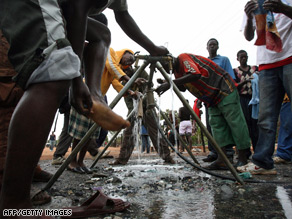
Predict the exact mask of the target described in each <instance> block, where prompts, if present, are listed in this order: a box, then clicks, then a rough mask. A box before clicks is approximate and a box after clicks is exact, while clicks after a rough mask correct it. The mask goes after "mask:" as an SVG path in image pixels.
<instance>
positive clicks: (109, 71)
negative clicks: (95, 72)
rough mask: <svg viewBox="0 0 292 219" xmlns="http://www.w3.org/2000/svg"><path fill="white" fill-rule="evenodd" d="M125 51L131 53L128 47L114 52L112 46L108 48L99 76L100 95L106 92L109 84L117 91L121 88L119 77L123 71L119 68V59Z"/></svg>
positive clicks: (122, 74)
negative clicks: (102, 69)
mask: <svg viewBox="0 0 292 219" xmlns="http://www.w3.org/2000/svg"><path fill="white" fill-rule="evenodd" d="M126 51H129V52H131V53H133V52H132V51H131V50H129V49H123V50H120V51H117V52H116V51H114V49H113V48H110V50H109V53H108V56H107V59H106V63H105V67H104V71H103V74H102V78H101V92H102V95H105V94H106V92H107V91H108V89H109V87H110V85H111V84H112V86H113V87H114V89H115V90H116V91H117V92H120V91H121V90H122V89H123V87H124V86H123V85H122V84H121V83H120V82H119V79H120V78H121V77H122V76H124V75H125V73H124V71H123V70H122V68H121V65H120V61H121V59H122V57H123V55H124V53H125V52H126Z"/></svg>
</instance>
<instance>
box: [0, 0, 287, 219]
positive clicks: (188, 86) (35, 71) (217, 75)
mask: <svg viewBox="0 0 292 219" xmlns="http://www.w3.org/2000/svg"><path fill="white" fill-rule="evenodd" d="M0 5H1V7H0V25H1V26H0V30H1V32H0V34H1V43H0V54H1V59H0V85H1V86H0V91H1V93H0V98H1V99H0V101H1V102H0V110H1V111H0V116H1V117H0V121H1V125H0V126H1V132H0V134H1V135H0V137H1V139H0V143H1V145H0V189H1V194H0V211H1V212H3V210H4V209H30V208H33V204H36V203H39V204H40V203H41V204H43V203H44V202H47V201H50V196H49V194H47V193H46V191H40V192H38V193H37V194H38V195H39V197H37V196H34V197H31V196H30V191H31V184H32V181H33V180H41V181H48V180H49V179H50V178H51V176H52V175H51V174H49V173H46V172H45V171H42V170H41V169H40V167H39V166H38V162H39V159H40V156H41V153H42V151H43V148H44V146H45V144H46V141H47V138H48V136H49V134H50V130H51V127H52V124H53V121H54V117H55V114H56V111H57V110H58V109H59V110H60V112H62V113H64V127H63V130H62V133H61V136H60V138H59V140H58V144H57V145H56V148H57V149H56V151H55V154H54V158H53V161H52V164H61V163H62V162H63V161H64V159H65V158H64V155H65V153H66V152H67V150H68V148H69V147H70V145H71V143H72V148H75V147H76V146H77V144H78V143H79V142H80V140H81V139H82V138H83V136H84V135H85V133H86V132H87V131H88V130H89V129H90V127H91V126H92V124H94V123H97V124H98V125H99V126H100V127H101V129H98V130H97V131H96V132H95V133H94V134H93V135H92V136H91V138H90V139H89V140H88V142H86V145H85V147H83V148H82V149H81V151H80V152H79V153H78V155H77V156H76V157H75V158H74V159H73V160H72V161H71V163H70V165H69V166H68V170H70V171H72V172H74V173H79V174H90V173H92V170H91V169H90V168H88V167H86V166H85V164H84V162H83V161H84V158H85V153H86V152H87V151H89V152H90V153H91V154H92V155H93V156H96V155H97V154H98V153H99V150H98V147H100V146H101V145H102V143H103V141H104V140H105V138H106V135H107V131H111V130H112V131H118V130H121V129H125V130H124V132H123V143H122V146H121V148H120V154H119V156H118V157H117V158H116V159H115V161H114V162H112V163H111V164H112V165H125V164H126V163H127V162H128V160H129V158H130V156H131V154H132V152H133V149H134V146H135V142H134V138H133V135H132V133H133V126H134V121H135V120H136V119H137V117H140V118H141V121H142V123H143V125H144V128H145V129H146V131H147V135H149V137H150V139H151V141H152V144H153V146H154V148H155V150H156V152H157V153H158V154H159V156H160V157H161V158H162V159H163V160H164V162H165V163H168V164H174V163H175V161H174V159H173V158H172V156H171V152H170V149H169V146H168V144H167V141H165V140H164V139H163V138H161V139H159V141H158V140H157V139H158V138H159V135H158V129H159V127H158V122H157V121H158V118H157V117H158V115H157V113H156V112H155V110H153V109H152V108H149V107H148V106H147V103H145V101H143V94H144V93H145V90H146V88H149V87H151V86H153V84H151V81H150V82H149V81H148V79H149V75H148V73H147V72H143V73H142V74H141V77H140V78H138V79H136V81H135V82H134V84H133V85H132V86H131V87H130V88H129V89H128V90H127V91H126V92H125V94H124V100H125V102H126V105H127V108H128V110H129V113H130V112H131V111H132V110H133V108H134V105H133V101H134V100H138V102H140V103H139V104H140V108H139V110H140V112H138V113H139V115H138V116H137V117H136V116H132V117H130V118H129V121H127V120H124V119H123V118H122V117H121V116H119V115H117V114H116V113H114V112H113V111H112V110H111V109H110V108H109V107H108V106H107V103H106V93H107V90H108V89H109V87H110V85H112V86H113V87H114V88H115V89H116V90H117V92H121V91H122V89H123V88H124V87H125V84H127V82H128V81H129V80H130V79H131V77H132V76H133V72H134V69H133V68H132V65H133V63H134V62H135V55H134V52H133V51H132V50H131V49H123V50H119V51H115V50H114V48H111V47H110V43H111V37H110V34H111V33H110V30H109V28H108V27H107V19H106V17H105V16H104V15H103V14H102V12H103V11H104V10H108V9H111V10H113V12H114V14H115V18H116V21H117V23H118V25H119V26H120V27H121V28H122V29H123V31H124V32H125V33H126V34H127V35H128V36H129V37H130V38H131V39H132V40H134V41H135V42H136V43H138V44H139V45H140V46H142V47H143V48H144V49H146V50H147V51H148V52H149V54H150V55H151V56H164V55H169V51H168V50H167V49H166V48H165V47H162V46H157V45H155V44H154V43H153V42H152V41H151V40H150V39H149V38H148V37H147V36H146V35H145V34H144V33H143V32H142V31H141V29H140V28H139V27H138V25H137V24H136V22H135V20H134V19H133V18H132V17H131V15H130V13H129V11H128V5H127V1H126V0H109V1H96V0H84V1H70V0H59V1H57V0H54V1H48V2H44V1H35V0H32V1H20V0H16V1H9V0H0ZM28 13H29V14H30V16H27V14H28ZM267 13H269V16H271V17H274V20H272V22H271V21H266V20H265V19H264V20H261V19H259V17H258V15H262V14H267ZM245 15H246V16H245V21H246V22H245V26H244V36H245V38H246V40H248V41H250V40H252V39H254V37H255V36H257V41H256V45H257V49H258V51H257V64H258V66H250V65H248V64H247V61H248V53H247V52H246V51H245V50H240V51H238V53H237V57H234V58H237V60H238V62H239V66H238V67H236V68H232V66H231V64H230V60H229V58H227V57H225V56H221V55H218V53H217V50H218V49H219V42H218V40H216V39H215V38H211V39H210V40H208V42H207V50H208V52H209V57H203V56H200V55H197V54H190V53H182V54H180V55H179V56H178V57H172V61H171V62H172V63H171V64H172V67H173V72H174V76H175V79H173V82H174V83H175V85H176V86H177V87H178V88H179V89H180V90H181V91H182V92H184V91H186V90H188V91H189V92H190V93H191V94H192V95H194V97H196V98H198V100H197V101H195V105H194V110H195V113H196V114H197V115H198V116H199V117H200V116H201V111H200V108H201V107H202V105H200V104H202V103H203V104H204V106H205V109H206V111H205V112H206V113H205V114H206V115H205V116H206V123H207V124H206V125H207V128H208V130H209V132H210V133H211V134H212V135H213V137H214V139H215V141H216V142H217V144H218V145H219V147H220V148H221V150H222V151H223V153H224V154H225V155H226V156H227V158H228V159H229V160H230V161H231V162H232V163H233V157H234V154H235V151H234V148H235V149H236V152H237V154H238V157H237V162H236V163H235V164H234V166H235V167H236V168H237V170H238V171H239V172H250V173H252V174H276V173H277V171H276V169H275V167H274V163H289V162H291V160H292V145H291V141H292V130H291V128H292V127H291V122H290V119H289V118H291V113H292V112H291V102H290V100H289V99H291V94H292V92H291V87H292V78H291V77H292V74H291V72H292V45H291V42H292V1H291V0H277V1H276V0H266V1H258V2H257V1H248V2H247V4H246V6H245ZM260 18H262V16H261V17H260ZM20 21H21V22H20ZM259 22H270V23H268V24H267V25H264V26H267V28H264V29H263V28H262V27H263V25H260V24H259ZM261 24H262V23H261ZM271 27H273V28H274V29H273V30H275V29H276V31H270V29H269V28H271ZM255 32H256V33H257V34H256V35H255ZM162 64H163V67H164V68H165V70H167V72H169V67H170V65H169V63H163V62H162ZM160 82H161V84H160V85H159V86H158V87H157V88H156V90H155V91H156V92H157V93H158V94H159V95H163V93H164V92H165V91H166V90H168V89H169V88H170V84H169V83H168V82H165V81H160ZM285 95H286V96H285ZM284 96H285V99H284ZM279 116H280V130H279V137H278V148H277V153H276V155H275V156H273V154H274V151H275V141H276V134H277V123H278V117H279ZM169 117H170V120H172V121H173V120H174V119H175V120H176V119H177V121H175V124H176V126H175V127H174V129H175V131H176V132H177V133H178V134H179V135H180V136H181V137H182V138H183V139H184V141H185V142H187V146H188V147H189V149H192V144H193V143H192V138H191V136H192V133H193V132H194V123H193V122H192V116H191V114H190V112H189V111H188V110H187V108H186V107H185V106H183V107H181V108H180V109H179V113H178V118H172V115H171V116H169ZM175 131H174V130H172V131H171V132H170V133H169V135H168V136H169V139H170V141H171V142H172V143H173V144H174V145H175V143H177V146H178V150H179V151H180V152H183V150H184V148H183V147H182V146H181V144H180V143H179V141H178V142H175V140H176V138H175V135H176V133H174V132H175ZM138 133H140V130H138ZM144 133H145V131H144ZM143 135H144V134H143ZM145 135H146V134H145ZM49 140H50V143H51V146H52V147H54V146H55V143H56V136H55V134H54V132H52V133H51V136H50V138H49ZM145 142H146V140H145ZM251 146H252V149H253V150H251ZM52 149H53V148H52ZM208 149H209V151H210V153H209V155H208V156H207V157H206V158H205V159H204V161H205V162H210V164H209V165H208V166H207V167H206V168H207V169H209V170H225V169H228V168H227V166H226V164H225V162H224V159H223V158H222V156H221V155H220V153H217V151H216V150H214V147H213V146H212V144H211V143H210V142H209V143H208ZM143 150H146V152H149V147H148V146H147V143H145V149H143ZM252 152H253V153H252ZM251 155H252V156H251ZM249 159H250V162H249ZM19 179H23V180H19ZM37 198H40V199H45V201H43V200H41V201H40V202H38V201H36V199H37ZM91 203H100V205H102V208H101V209H94V211H87V209H90V208H92V205H91ZM109 203H110V205H109ZM129 205H130V204H129V203H128V202H125V201H123V200H121V199H112V198H109V197H107V196H105V195H104V194H103V193H102V192H101V191H97V192H96V193H95V194H94V195H93V196H92V197H90V198H89V199H88V200H87V201H86V202H85V203H84V204H83V205H82V206H79V207H67V208H66V209H71V210H72V217H90V216H96V215H98V214H100V213H101V211H102V212H105V213H106V212H107V211H106V210H108V209H110V212H114V211H123V210H125V209H126V208H128V207H129ZM64 207H65V206H64ZM113 209H114V210H113ZM36 218H37V217H36ZM41 218H50V217H48V216H45V215H42V216H41Z"/></svg>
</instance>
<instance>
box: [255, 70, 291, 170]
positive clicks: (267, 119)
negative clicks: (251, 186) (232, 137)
mask: <svg viewBox="0 0 292 219" xmlns="http://www.w3.org/2000/svg"><path fill="white" fill-rule="evenodd" d="M287 82H289V83H287ZM288 87H292V64H289V65H286V66H281V67H277V68H273V69H267V70H262V71H261V72H260V75H259V89H260V103H259V119H258V126H259V139H258V143H257V146H256V149H255V153H254V155H253V157H252V161H253V162H254V163H255V164H256V165H258V166H260V167H262V168H265V169H272V168H273V167H274V162H273V159H272V156H273V153H274V150H275V138H276V129H277V121H278V116H279V113H280V108H281V105H282V101H283V97H284V94H285V88H286V91H287V93H288V92H290V88H288ZM288 96H291V95H290V93H288Z"/></svg>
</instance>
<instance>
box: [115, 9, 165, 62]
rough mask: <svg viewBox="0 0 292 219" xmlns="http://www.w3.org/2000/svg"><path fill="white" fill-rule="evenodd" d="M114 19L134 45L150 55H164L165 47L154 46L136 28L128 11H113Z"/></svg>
mask: <svg viewBox="0 0 292 219" xmlns="http://www.w3.org/2000/svg"><path fill="white" fill-rule="evenodd" d="M114 13H115V18H116V21H117V23H118V24H119V26H120V27H121V28H122V30H123V31H124V32H125V33H126V34H127V35H128V36H129V37H130V38H131V39H132V40H134V41H135V42H136V43H138V44H139V45H140V46H142V47H143V48H144V49H146V50H147V51H148V52H149V53H150V54H151V55H153V56H154V55H166V54H168V53H169V52H168V50H167V49H166V48H165V47H158V46H156V45H155V44H154V43H153V42H152V41H151V40H150V39H149V38H148V37H147V36H146V35H145V34H144V33H143V32H142V31H141V30H140V28H139V27H138V25H137V24H136V22H135V21H134V19H133V18H132V16H131V15H130V14H129V12H128V11H115V12H114Z"/></svg>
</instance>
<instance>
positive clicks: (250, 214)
mask: <svg viewBox="0 0 292 219" xmlns="http://www.w3.org/2000/svg"><path fill="white" fill-rule="evenodd" d="M198 158H199V160H200V159H202V157H198ZM176 160H177V161H178V163H177V164H176V165H164V164H163V160H162V159H160V158H158V156H157V155H153V157H147V156H145V157H141V158H140V159H134V158H131V159H130V160H129V162H128V164H127V165H125V166H115V167H111V166H109V165H108V164H107V163H108V162H109V160H106V159H103V160H101V162H100V163H99V165H97V170H96V171H97V173H99V175H98V176H96V178H94V177H93V175H79V174H74V173H72V172H69V171H65V172H64V174H63V175H62V176H61V177H60V179H59V180H58V181H57V182H56V183H55V184H54V186H53V187H52V188H51V189H50V191H49V192H50V194H51V195H52V197H53V201H52V202H51V203H50V204H48V205H45V206H43V207H41V208H44V209H47V208H48V209H58V208H62V207H65V206H72V205H73V206H76V205H80V204H81V203H83V202H84V201H85V200H87V199H88V197H90V196H91V195H92V194H94V193H95V191H96V189H97V188H101V189H102V191H103V192H104V193H105V194H106V195H108V196H110V197H117V198H122V199H123V200H126V201H128V202H130V203H131V207H130V208H129V209H128V210H126V211H124V212H120V213H116V214H113V215H102V216H100V217H94V218H107V219H110V218H111V219H112V218H115V217H117V218H122V219H128V218H131V219H132V218H137V219H144V218H145V219H146V218H150V219H160V218H163V219H169V218H171V219H173V218H174V219H176V218H178V219H181V218H182V219H193V218H198V219H205V218H207V219H209V218H210V219H211V218H232V219H237V218H238V219H241V218H292V217H291V215H292V212H291V211H292V210H291V209H292V202H291V200H292V185H291V167H289V166H280V167H279V168H278V169H277V170H278V175H277V176H256V177H254V178H258V179H264V180H268V181H276V180H279V179H280V180H286V183H284V184H283V185H281V184H273V183H246V184H245V185H239V184H237V183H235V182H233V181H230V180H223V179H220V178H216V177H213V176H210V175H208V174H206V173H203V172H201V171H198V170H196V169H194V168H192V167H191V166H189V165H187V164H186V163H185V162H184V161H182V160H180V159H177V158H176ZM41 162H42V167H44V169H46V170H48V171H50V172H54V171H56V168H55V167H53V166H51V165H50V164H49V161H41ZM86 162H88V165H90V164H89V163H90V162H92V161H90V160H86ZM220 173H221V174H228V171H221V172H220ZM229 174H230V173H229ZM70 202H71V203H70Z"/></svg>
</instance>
